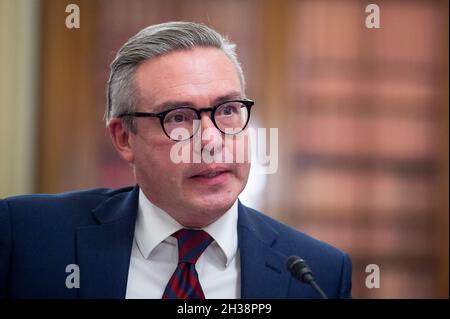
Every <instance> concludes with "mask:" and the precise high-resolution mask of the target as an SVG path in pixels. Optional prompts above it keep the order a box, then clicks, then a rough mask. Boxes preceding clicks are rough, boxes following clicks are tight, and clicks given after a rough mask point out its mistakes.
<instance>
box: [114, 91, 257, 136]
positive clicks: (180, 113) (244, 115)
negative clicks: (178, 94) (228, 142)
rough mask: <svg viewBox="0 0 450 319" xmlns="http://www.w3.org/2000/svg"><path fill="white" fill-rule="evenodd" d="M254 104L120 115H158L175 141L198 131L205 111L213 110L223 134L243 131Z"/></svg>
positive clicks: (243, 102) (237, 102)
mask: <svg viewBox="0 0 450 319" xmlns="http://www.w3.org/2000/svg"><path fill="white" fill-rule="evenodd" d="M253 104H255V102H253V101H251V100H233V101H226V102H222V103H220V104H219V105H216V106H214V107H210V108H203V109H195V108H193V107H187V106H181V107H176V108H173V109H170V110H167V111H163V112H160V113H147V112H132V113H123V114H120V115H119V116H118V117H119V118H122V117H125V116H133V117H158V118H159V121H160V123H161V128H162V129H163V131H164V133H165V134H166V135H167V137H169V138H170V139H171V140H174V141H183V140H188V139H190V138H192V137H193V136H194V135H195V133H197V131H198V129H199V128H200V120H201V114H202V113H203V112H211V121H212V122H213V123H214V125H215V127H216V128H217V129H218V130H219V131H220V132H222V133H223V134H229V135H234V134H238V133H240V132H242V131H243V130H244V129H245V128H246V126H247V124H248V122H249V120H250V110H251V107H252V106H253ZM188 135H189V137H187V136H188Z"/></svg>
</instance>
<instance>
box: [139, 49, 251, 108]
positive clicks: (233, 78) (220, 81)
mask: <svg viewBox="0 0 450 319" xmlns="http://www.w3.org/2000/svg"><path fill="white" fill-rule="evenodd" d="M135 81H136V86H137V89H138V91H139V92H138V93H139V94H138V95H139V102H140V103H143V104H145V105H152V106H155V108H153V107H152V111H154V112H156V111H159V110H157V109H156V108H158V109H159V108H162V109H166V108H167V105H166V104H182V103H184V104H185V105H195V104H198V103H201V104H204V103H216V102H220V101H222V100H224V99H233V98H241V97H242V92H241V84H240V81H239V76H238V74H237V71H236V68H235V66H234V65H233V64H232V62H231V61H230V60H229V59H228V57H227V56H226V55H225V54H224V53H223V52H222V51H220V50H219V49H215V48H200V49H194V50H189V51H180V52H178V51H177V52H173V53H170V54H168V55H165V56H161V57H158V58H156V59H153V60H148V61H146V62H144V63H143V64H142V65H140V66H139V67H138V69H137V72H136V77H135ZM200 101H202V102H200Z"/></svg>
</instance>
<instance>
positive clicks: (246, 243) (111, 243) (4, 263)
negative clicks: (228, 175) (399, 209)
mask: <svg viewBox="0 0 450 319" xmlns="http://www.w3.org/2000/svg"><path fill="white" fill-rule="evenodd" d="M138 193H139V188H138V187H137V186H136V187H127V188H123V189H118V190H110V189H94V190H86V191H81V192H72V193H65V194H59V195H27V196H18V197H12V198H8V199H4V200H1V201H0V298H125V294H126V287H127V278H128V269H129V263H130V254H131V248H132V243H133V238H134V227H135V221H136V213H137V208H138ZM238 245H239V249H240V256H241V297H242V298H319V297H320V296H319V295H318V294H317V292H316V291H315V290H314V289H313V288H312V287H310V286H309V285H307V284H304V283H301V282H299V281H297V280H295V279H293V278H292V276H291V275H290V274H289V272H288V271H287V270H286V259H287V257H288V256H290V255H298V256H301V257H302V258H303V259H305V260H306V261H307V262H308V264H309V265H310V267H311V269H312V270H313V273H314V277H315V279H316V282H317V283H318V284H319V285H320V286H321V287H322V289H323V290H324V292H325V293H326V294H327V295H328V297H330V298H349V297H350V289H351V262H350V258H349V257H348V255H347V254H345V253H343V252H342V251H340V250H338V249H336V248H334V247H332V246H330V245H328V244H325V243H323V242H320V241H318V240H315V239H313V238H311V237H309V236H307V235H305V234H303V233H300V232H298V231H296V230H294V229H292V228H289V227H287V226H286V225H283V224H281V223H279V222H277V221H275V220H273V219H271V218H270V217H268V216H265V215H263V214H262V213H260V212H258V211H256V210H253V209H251V208H248V207H246V206H244V205H242V204H241V203H239V208H238ZM70 264H76V265H78V266H79V269H80V287H79V288H72V289H69V288H67V287H66V284H65V283H66V278H67V276H69V275H70V272H66V267H67V265H70Z"/></svg>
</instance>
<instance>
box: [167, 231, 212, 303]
mask: <svg viewBox="0 0 450 319" xmlns="http://www.w3.org/2000/svg"><path fill="white" fill-rule="evenodd" d="M172 236H173V237H175V238H176V239H177V240H178V266H177V269H175V272H174V273H173V275H172V277H171V278H170V280H169V282H168V283H167V287H166V290H165V291H164V294H163V297H162V298H163V299H205V295H204V293H203V290H202V287H201V286H200V282H199V281H198V273H197V270H195V263H196V262H197V260H198V258H199V257H200V255H201V254H202V253H203V252H204V251H205V249H206V248H207V247H208V246H209V244H211V242H212V241H213V240H214V239H212V237H211V236H209V235H208V234H207V233H206V232H204V231H203V230H192V229H180V230H179V231H177V232H175V233H174V234H173V235H172Z"/></svg>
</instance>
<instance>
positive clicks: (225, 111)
mask: <svg viewBox="0 0 450 319" xmlns="http://www.w3.org/2000/svg"><path fill="white" fill-rule="evenodd" d="M220 113H221V115H223V116H231V115H233V114H237V113H238V108H237V107H236V106H235V105H225V106H224V107H223V108H222V110H221V112H220Z"/></svg>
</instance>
